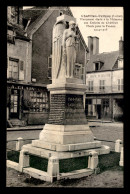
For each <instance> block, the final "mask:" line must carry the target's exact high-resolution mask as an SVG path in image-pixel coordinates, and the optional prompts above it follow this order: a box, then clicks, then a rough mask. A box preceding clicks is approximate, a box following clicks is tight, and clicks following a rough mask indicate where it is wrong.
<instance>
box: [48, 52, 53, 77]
mask: <svg viewBox="0 0 130 194" xmlns="http://www.w3.org/2000/svg"><path fill="white" fill-rule="evenodd" d="M47 77H48V78H49V79H52V55H50V57H48V74H47Z"/></svg>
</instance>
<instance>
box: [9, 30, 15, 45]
mask: <svg viewBox="0 0 130 194" xmlns="http://www.w3.org/2000/svg"><path fill="white" fill-rule="evenodd" d="M7 41H8V42H10V43H12V44H14V43H15V33H14V31H12V30H9V29H8V31H7Z"/></svg>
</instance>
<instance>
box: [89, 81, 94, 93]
mask: <svg viewBox="0 0 130 194" xmlns="http://www.w3.org/2000/svg"><path fill="white" fill-rule="evenodd" d="M88 91H93V81H88Z"/></svg>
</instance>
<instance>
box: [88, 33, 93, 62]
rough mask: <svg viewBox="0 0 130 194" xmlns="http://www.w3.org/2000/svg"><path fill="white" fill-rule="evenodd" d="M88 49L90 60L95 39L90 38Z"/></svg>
mask: <svg viewBox="0 0 130 194" xmlns="http://www.w3.org/2000/svg"><path fill="white" fill-rule="evenodd" d="M88 49H89V53H88V58H89V59H90V56H91V55H93V37H92V36H88Z"/></svg>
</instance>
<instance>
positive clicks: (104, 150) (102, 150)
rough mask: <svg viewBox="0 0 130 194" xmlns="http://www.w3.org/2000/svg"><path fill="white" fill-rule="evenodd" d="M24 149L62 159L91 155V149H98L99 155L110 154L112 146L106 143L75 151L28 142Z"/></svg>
mask: <svg viewBox="0 0 130 194" xmlns="http://www.w3.org/2000/svg"><path fill="white" fill-rule="evenodd" d="M22 150H24V151H25V152H27V153H28V154H32V155H37V156H40V157H43V158H50V157H52V156H55V157H57V158H58V159H59V160H60V159H68V158H76V157H82V156H89V155H90V152H91V151H96V152H97V153H98V155H102V154H109V153H110V147H109V146H106V145H101V147H97V148H92V149H80V150H75V151H54V150H49V149H45V148H40V147H34V146H33V145H32V144H26V145H24V146H23V147H22Z"/></svg>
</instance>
